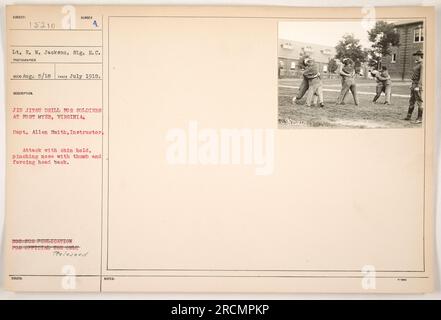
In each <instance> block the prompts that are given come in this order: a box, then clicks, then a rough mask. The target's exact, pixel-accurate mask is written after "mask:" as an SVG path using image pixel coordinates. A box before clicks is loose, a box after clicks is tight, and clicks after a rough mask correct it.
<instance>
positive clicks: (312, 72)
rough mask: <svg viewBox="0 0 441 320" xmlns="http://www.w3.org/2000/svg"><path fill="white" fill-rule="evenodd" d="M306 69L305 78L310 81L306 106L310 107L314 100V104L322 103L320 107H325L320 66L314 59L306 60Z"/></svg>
mask: <svg viewBox="0 0 441 320" xmlns="http://www.w3.org/2000/svg"><path fill="white" fill-rule="evenodd" d="M305 65H306V69H305V71H304V72H303V77H305V78H306V79H308V87H309V90H308V93H307V94H306V106H308V107H310V106H311V103H312V102H313V100H314V104H316V103H317V100H318V102H319V103H320V107H322V108H323V107H324V106H325V105H324V104H323V85H322V80H321V78H320V72H319V66H318V65H317V64H316V63H315V62H314V60H313V59H305Z"/></svg>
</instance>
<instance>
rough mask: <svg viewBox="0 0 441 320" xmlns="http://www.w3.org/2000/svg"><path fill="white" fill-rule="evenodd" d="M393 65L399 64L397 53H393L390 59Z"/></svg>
mask: <svg viewBox="0 0 441 320" xmlns="http://www.w3.org/2000/svg"><path fill="white" fill-rule="evenodd" d="M390 62H391V63H396V62H397V54H396V53H392V57H391V59H390Z"/></svg>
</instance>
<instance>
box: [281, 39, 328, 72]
mask: <svg viewBox="0 0 441 320" xmlns="http://www.w3.org/2000/svg"><path fill="white" fill-rule="evenodd" d="M278 55H279V78H299V77H300V76H301V74H302V66H301V61H303V57H305V56H310V57H311V58H313V59H314V60H315V62H316V63H318V64H319V68H320V69H319V70H320V73H322V74H327V73H328V63H329V60H330V59H331V58H333V57H334V56H335V48H334V47H330V46H322V45H319V44H313V43H305V42H298V41H292V40H284V39H279V51H278Z"/></svg>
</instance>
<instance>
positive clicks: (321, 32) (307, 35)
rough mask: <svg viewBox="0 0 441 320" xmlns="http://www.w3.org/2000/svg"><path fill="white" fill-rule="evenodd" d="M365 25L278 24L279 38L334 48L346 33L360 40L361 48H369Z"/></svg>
mask: <svg viewBox="0 0 441 320" xmlns="http://www.w3.org/2000/svg"><path fill="white" fill-rule="evenodd" d="M369 29H370V28H366V27H365V25H363V24H362V23H361V20H358V21H289V22H280V23H279V38H281V39H287V40H293V41H300V42H310V43H315V44H321V45H327V46H331V47H335V46H336V44H337V43H338V41H339V40H340V39H341V38H342V37H343V35H344V34H346V33H352V34H353V35H354V36H355V37H356V38H357V39H360V42H361V44H362V45H363V47H365V48H366V47H370V45H371V43H370V42H369V40H368V34H367V30H369Z"/></svg>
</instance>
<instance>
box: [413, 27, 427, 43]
mask: <svg viewBox="0 0 441 320" xmlns="http://www.w3.org/2000/svg"><path fill="white" fill-rule="evenodd" d="M423 41H424V32H423V27H418V28H416V29H415V30H414V31H413V42H415V43H417V42H423Z"/></svg>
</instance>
